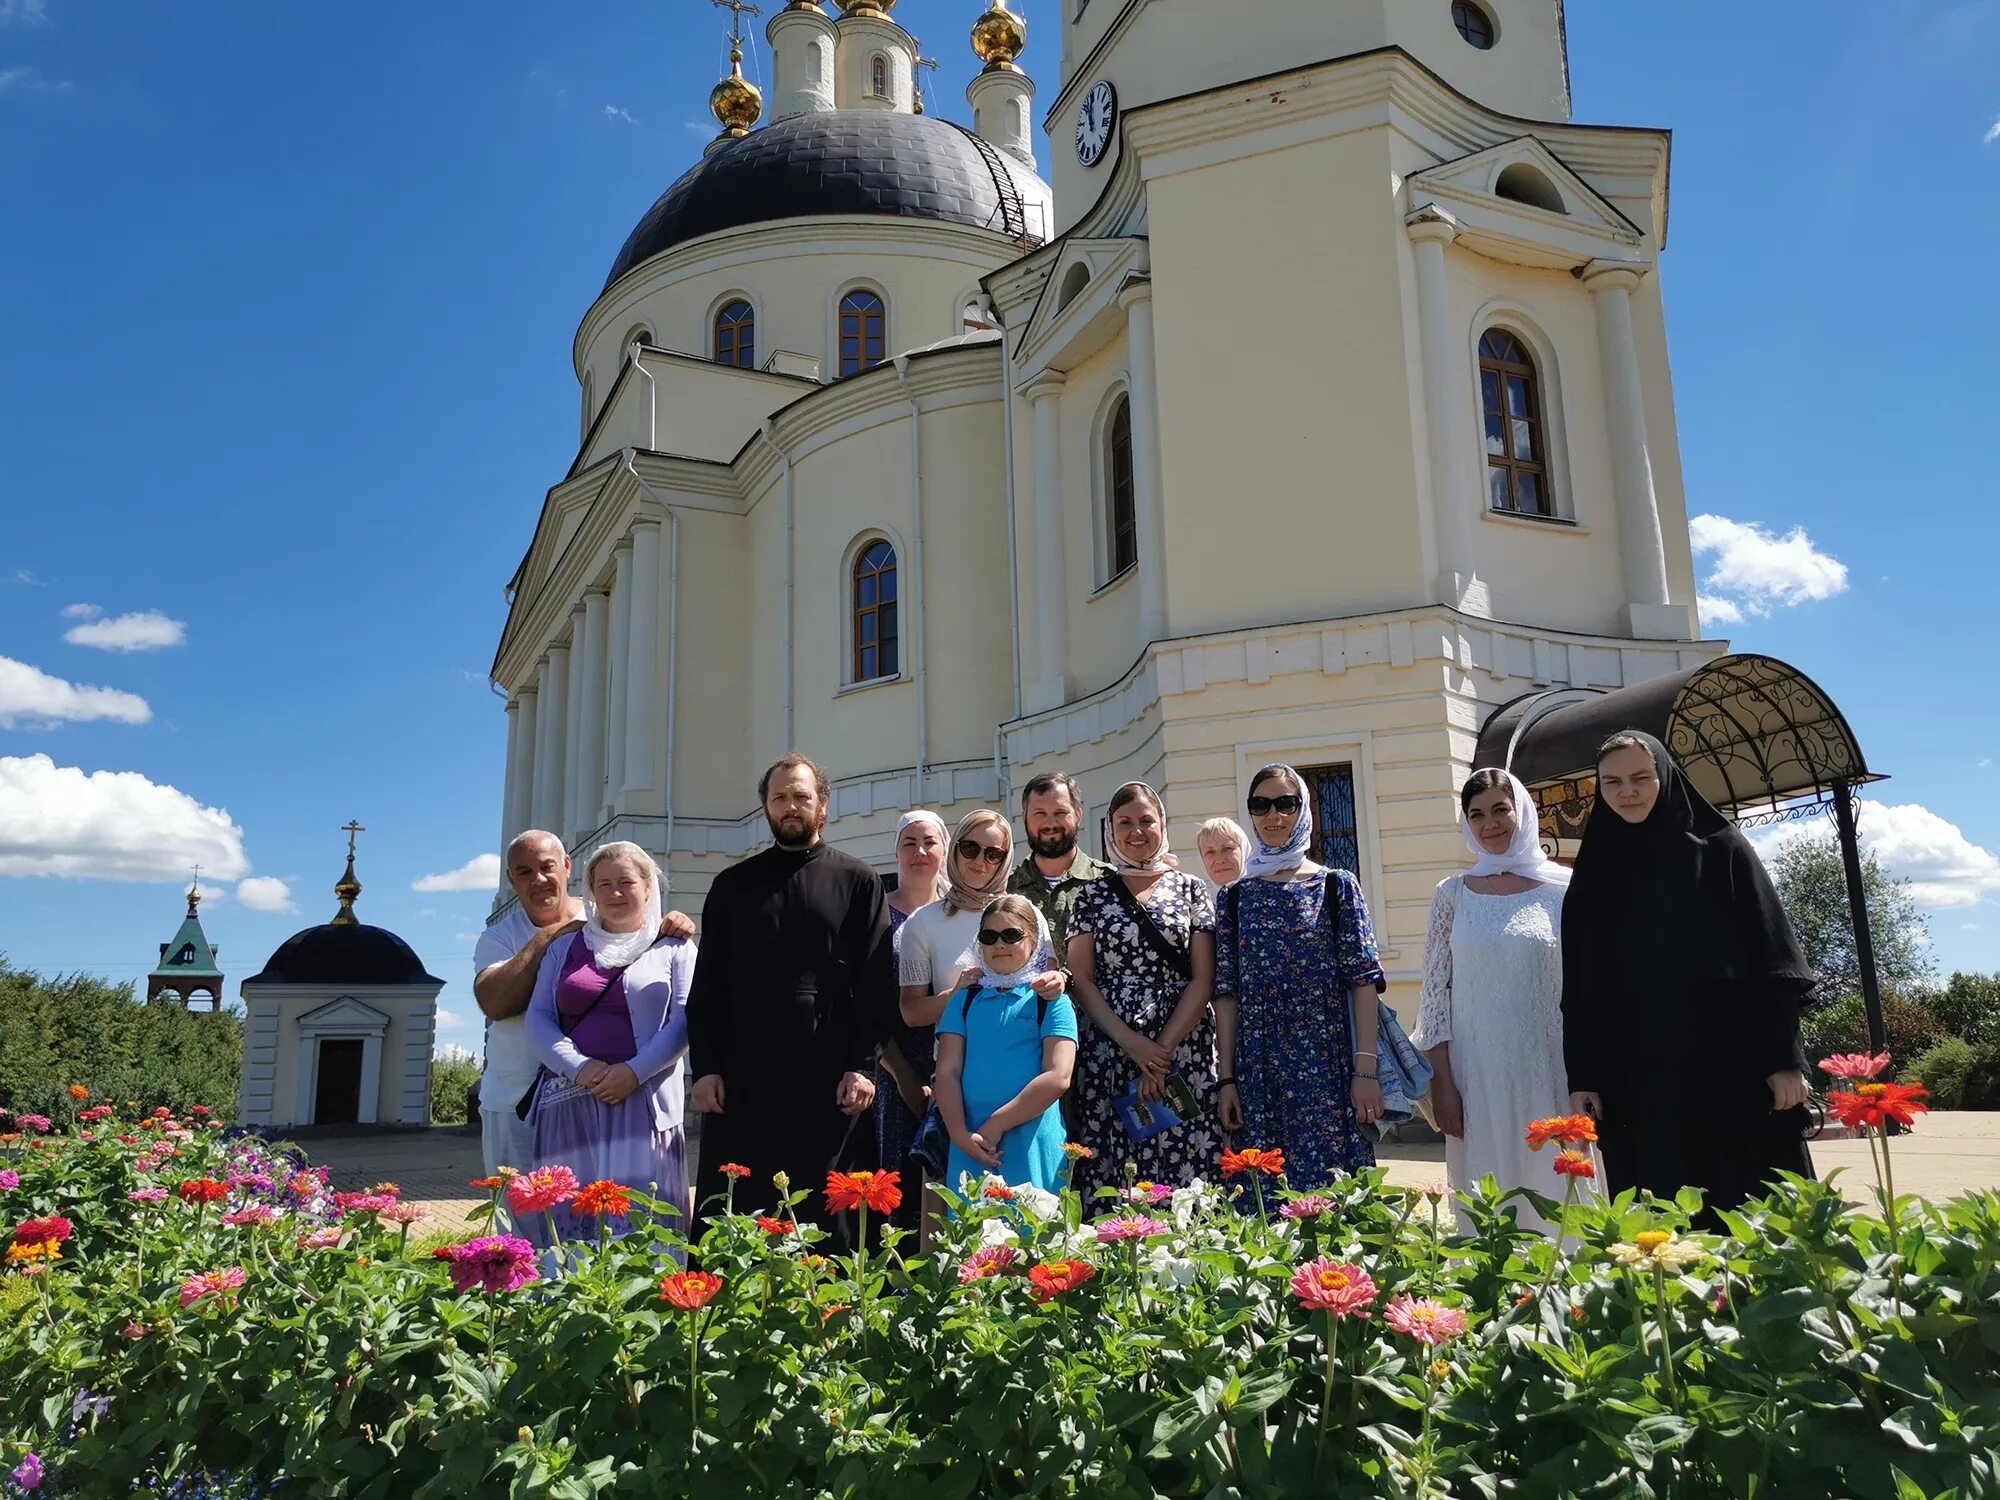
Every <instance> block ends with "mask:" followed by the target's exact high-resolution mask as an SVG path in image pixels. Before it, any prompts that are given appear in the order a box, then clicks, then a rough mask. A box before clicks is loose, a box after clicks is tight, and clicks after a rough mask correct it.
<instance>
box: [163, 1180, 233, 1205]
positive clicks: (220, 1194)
mask: <svg viewBox="0 0 2000 1500" xmlns="http://www.w3.org/2000/svg"><path fill="white" fill-rule="evenodd" d="M174 1191H175V1192H177V1193H179V1194H180V1195H181V1202H183V1203H220V1202H221V1201H222V1200H223V1199H224V1198H227V1197H228V1196H229V1184H228V1183H226V1182H217V1181H216V1180H215V1179H214V1178H213V1177H190V1178H189V1179H188V1180H187V1181H186V1182H183V1183H182V1184H181V1185H180V1186H179V1187H178V1188H176V1189H175V1190H174Z"/></svg>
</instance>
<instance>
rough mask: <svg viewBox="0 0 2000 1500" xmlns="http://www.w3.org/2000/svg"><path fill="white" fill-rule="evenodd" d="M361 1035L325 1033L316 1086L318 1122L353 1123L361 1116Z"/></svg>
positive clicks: (320, 1046) (314, 1108)
mask: <svg viewBox="0 0 2000 1500" xmlns="http://www.w3.org/2000/svg"><path fill="white" fill-rule="evenodd" d="M364 1045H365V1043H363V1042H362V1040H361V1038H359V1037H325V1038H323V1039H322V1040H321V1041H320V1044H319V1074H318V1079H317V1081H316V1082H315V1084H314V1086H313V1123H314V1124H315V1125H353V1124H356V1123H358V1122H359V1121H360V1119H361V1049H362V1047H363V1046H364Z"/></svg>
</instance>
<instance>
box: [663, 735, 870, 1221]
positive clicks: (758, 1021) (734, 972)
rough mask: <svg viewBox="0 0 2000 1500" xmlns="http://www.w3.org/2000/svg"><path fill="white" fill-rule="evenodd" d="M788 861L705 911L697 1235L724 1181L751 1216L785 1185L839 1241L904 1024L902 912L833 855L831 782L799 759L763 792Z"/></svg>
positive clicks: (742, 870) (692, 1005)
mask: <svg viewBox="0 0 2000 1500" xmlns="http://www.w3.org/2000/svg"><path fill="white" fill-rule="evenodd" d="M757 790H758V795H759V796H760V797H761V798H762V800H763V803H764V817H765V820H766V821H767V822H768V823H769V824H770V825H771V836H772V838H773V839H775V840H776V844H775V845H774V847H772V848H770V849H766V850H765V851H764V852H763V853H761V854H753V855H751V856H750V858H748V859H746V860H744V861H743V862H742V863H741V864H738V865H733V866H731V867H730V868H729V869H727V870H724V871H723V872H722V873H721V874H720V875H718V876H717V877H716V879H715V884H714V885H713V886H712V887H710V889H709V893H708V900H707V901H706V903H704V905H703V908H702V939H701V952H700V955H699V956H698V957H697V959H696V961H695V970H694V983H693V987H692V988H691V989H690V991H689V993H688V1002H687V1023H688V1060H689V1065H690V1067H691V1068H692V1070H693V1073H694V1079H695V1083H694V1107H695V1108H696V1109H698V1110H701V1111H703V1112H704V1113H705V1114H706V1115H707V1116H708V1118H707V1119H706V1120H704V1121H703V1122H702V1131H701V1168H700V1171H699V1173H698V1174H697V1177H696V1180H695V1232H696V1233H697V1234H698V1233H699V1231H700V1226H701V1224H702V1222H703V1210H704V1209H705V1208H706V1207H708V1206H709V1205H710V1204H711V1201H712V1200H715V1199H719V1197H720V1196H721V1194H722V1191H723V1177H722V1166H723V1164H724V1163H725V1162H727V1163H740V1164H741V1165H743V1166H746V1167H748V1168H749V1169H750V1175H749V1176H748V1177H747V1178H744V1179H742V1180H741V1181H739V1182H738V1183H737V1184H736V1194H735V1203H736V1207H737V1209H738V1210H739V1211H740V1210H743V1209H750V1210H752V1211H762V1210H766V1209H768V1208H769V1207H770V1206H771V1205H772V1203H773V1202H774V1201H775V1199H776V1196H777V1193H776V1189H775V1188H774V1187H773V1186H772V1182H771V1177H772V1174H773V1173H775V1172H779V1171H783V1172H785V1173H788V1174H789V1175H790V1178H791V1185H792V1190H793V1191H794V1192H796V1191H798V1190H799V1189H801V1188H804V1189H807V1190H808V1191H809V1192H810V1194H811V1196H810V1197H809V1198H808V1199H807V1200H806V1201H805V1202H804V1203H802V1204H801V1205H800V1206H799V1207H800V1212H801V1214H802V1215H804V1216H805V1217H806V1218H809V1219H812V1220H813V1221H814V1222H817V1223H821V1224H824V1225H825V1226H826V1227H827V1228H828V1229H831V1230H833V1231H834V1232H835V1233H836V1234H843V1233H844V1232H845V1231H847V1230H848V1228H849V1226H846V1225H843V1224H840V1223H838V1222H836V1216H835V1215H832V1214H829V1213H828V1212H827V1211H826V1202H825V1198H824V1197H823V1196H822V1194H823V1190H824V1189H825V1187H826V1174H827V1172H828V1171H829V1170H831V1169H834V1168H836V1167H837V1168H840V1169H841V1170H848V1169H850V1168H851V1167H854V1166H872V1165H873V1162H872V1161H860V1162H857V1161H855V1160H852V1159H851V1158H850V1156H849V1153H850V1151H858V1150H859V1149H860V1148H861V1146H862V1144H863V1143H864V1142H865V1143H866V1145H867V1147H868V1151H869V1154H870V1155H871V1156H872V1154H873V1140H874V1138H873V1135H872V1134H871V1132H870V1130H869V1126H868V1111H869V1107H870V1105H872V1104H873V1103H874V1100H875V1082H874V1077H875V1053H876V1049H877V1047H878V1046H879V1045H880V1044H881V1042H882V1040H883V1039H884V1038H885V1037H886V1036H887V1035H888V1034H889V1028H890V1023H891V1019H892V1018H893V1017H894V1015H895V1013H896V973H895V961H894V957H893V949H892V948H891V945H890V939H889V907H888V901H887V898H886V895H885V893H884V890H883V887H882V881H881V879H880V877H878V876H877V875H876V874H875V872H874V871H873V870H871V869H869V868H868V866H866V865H864V864H863V863H861V861H860V860H858V859H855V858H854V857H853V856H852V855H848V854H843V853H842V852H841V851H840V850H838V849H830V848H828V847H827V846H826V845H825V844H824V843H822V842H821V840H820V830H821V829H822V828H823V827H825V825H826V810H827V793H828V785H827V779H826V773H825V772H824V771H822V770H821V769H820V768H819V767H818V766H817V765H815V764H814V763H813V762H812V761H810V760H808V759H807V758H806V757H805V756H803V755H800V754H798V753H796V752H793V753H792V754H790V755H787V756H785V757H784V759H782V760H780V761H779V762H778V763H777V764H776V765H774V766H772V767H771V769H770V770H768V771H766V772H765V773H764V778H763V780H762V781H761V782H759V783H758V788H757Z"/></svg>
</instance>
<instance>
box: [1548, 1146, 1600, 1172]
mask: <svg viewBox="0 0 2000 1500" xmlns="http://www.w3.org/2000/svg"><path fill="white" fill-rule="evenodd" d="M1555 1168H1556V1173H1557V1175H1558V1176H1562V1177H1585V1178H1589V1177H1595V1176H1596V1175H1597V1163H1596V1162H1594V1161H1592V1160H1591V1159H1590V1157H1589V1155H1588V1154H1587V1153H1585V1152H1582V1151H1578V1150H1576V1149H1575V1148H1574V1147H1570V1146H1565V1147H1564V1148H1563V1149H1562V1150H1561V1151H1558V1152H1557V1153H1556V1161H1555Z"/></svg>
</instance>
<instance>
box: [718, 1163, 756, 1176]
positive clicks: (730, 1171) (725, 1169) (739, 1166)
mask: <svg viewBox="0 0 2000 1500" xmlns="http://www.w3.org/2000/svg"><path fill="white" fill-rule="evenodd" d="M721 1172H722V1175H723V1176H724V1177H748V1176H749V1175H750V1169H749V1168H748V1167H746V1166H744V1165H743V1163H742V1162H740V1161H726V1162H724V1163H723V1164H722V1167H721Z"/></svg>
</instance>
